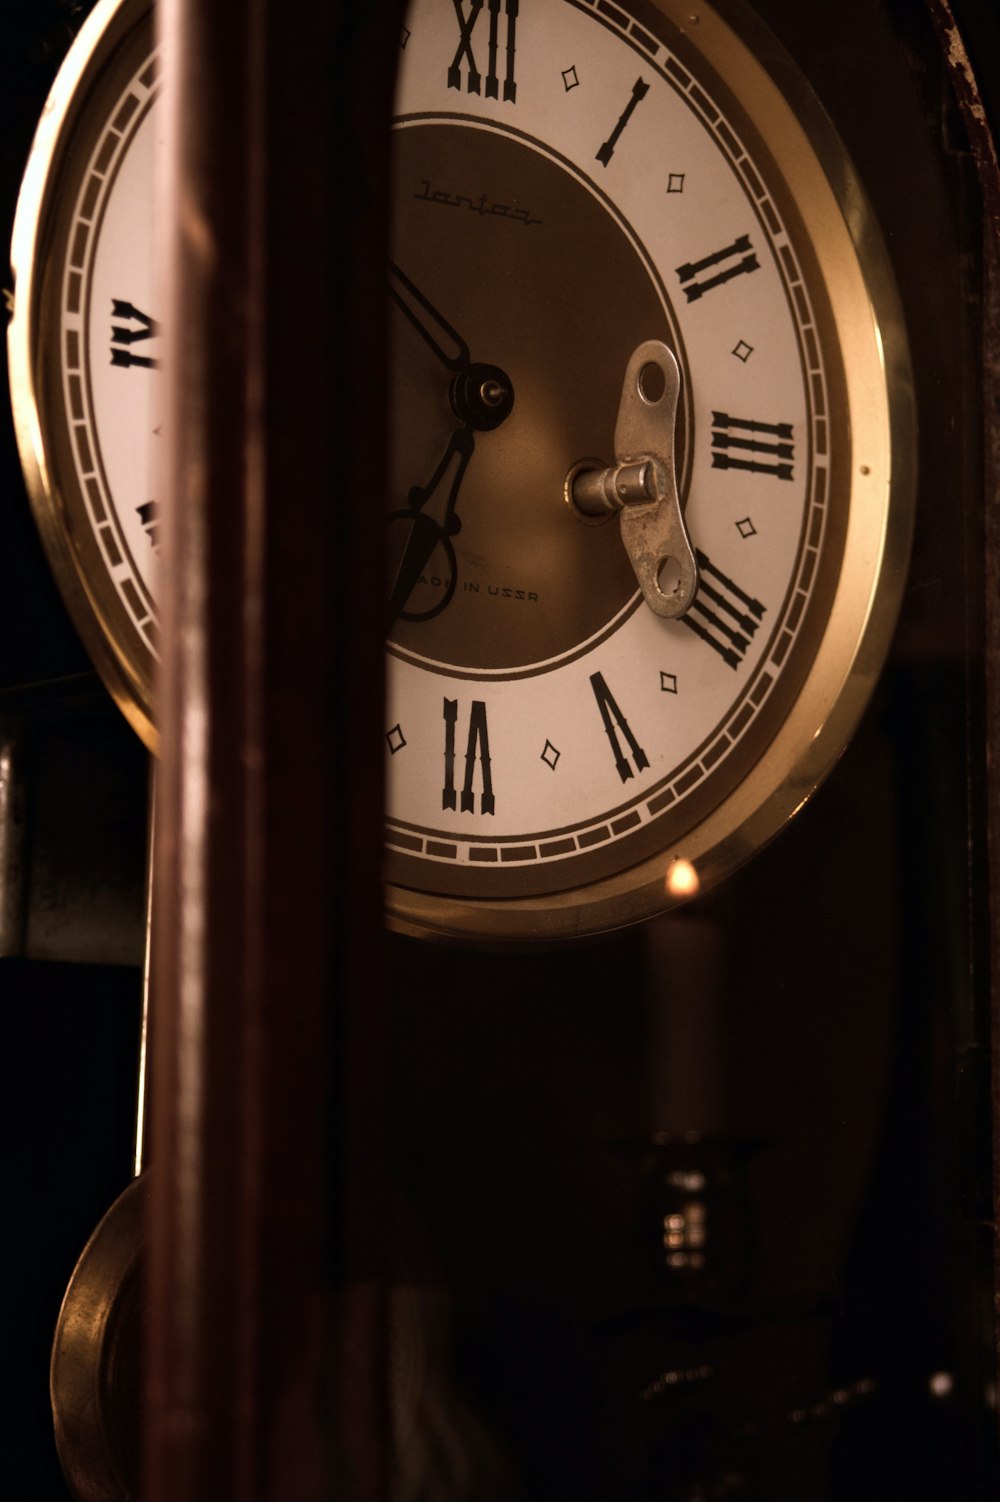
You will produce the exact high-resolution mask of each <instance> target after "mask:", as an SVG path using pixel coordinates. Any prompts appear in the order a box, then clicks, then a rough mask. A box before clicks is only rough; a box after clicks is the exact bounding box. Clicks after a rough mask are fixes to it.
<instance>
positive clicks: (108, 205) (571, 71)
mask: <svg viewBox="0 0 1000 1502" xmlns="http://www.w3.org/2000/svg"><path fill="white" fill-rule="evenodd" d="M616 15H617V13H616ZM143 17H145V18H146V19H145V22H143ZM478 17H479V11H478V10H476V9H474V10H473V12H472V18H471V19H470V18H468V17H464V18H463V21H462V25H461V27H460V28H459V34H458V41H457V43H456V40H455V36H454V32H455V14H454V11H453V9H451V10H450V9H448V8H447V7H433V6H432V7H429V8H428V9H427V10H426V11H424V10H423V9H421V7H420V6H415V7H413V8H412V9H411V11H410V12H409V14H408V18H407V24H406V34H405V38H404V40H405V46H404V47H403V48H402V52H401V64H400V73H399V89H398V95H397V110H398V114H397V118H396V122H395V127H394V130H395V135H394V160H395V166H394V183H393V189H392V192H393V208H394V214H395V221H394V222H395V227H394V232H393V245H392V251H391V255H392V261H391V272H390V277H389V291H390V295H391V297H392V299H393V304H394V308H395V310H396V314H397V317H396V324H397V327H396V328H395V329H394V340H393V349H392V355H391V367H392V370H393V389H392V400H393V410H394V412H395V414H396V416H395V419H394V421H395V424H396V427H395V431H396V442H395V446H394V460H393V473H392V480H391V486H390V495H389V497H388V548H389V558H390V574H391V577H390V583H389V614H390V622H389V636H388V642H389V655H388V693H387V700H388V702H387V717H388V718H387V729H386V737H385V740H386V756H387V789H388V794H387V821H388V822H387V855H388V866H387V876H388V910H389V914H390V919H391V920H394V921H396V922H398V923H401V924H402V925H403V926H405V927H413V928H417V929H420V930H424V929H425V930H426V931H428V932H429V933H437V934H439V935H448V934H453V935H456V934H457V935H462V936H466V937H468V936H472V937H477V936H478V937H481V938H482V937H489V938H495V939H515V940H517V939H521V940H523V939H529V938H542V939H551V938H564V937H572V936H579V935H582V934H586V933H588V932H599V931H602V930H606V929H612V928H616V927H620V926H622V925H624V924H627V923H631V922H635V921H638V920H639V919H641V918H643V917H645V916H648V915H649V914H650V913H652V912H655V911H657V910H658V909H660V908H661V907H663V906H664V905H666V904H667V903H669V902H670V901H671V900H676V894H675V892H673V891H672V890H671V883H672V884H673V887H674V888H678V890H680V888H679V885H678V884H679V883H680V884H681V886H682V884H683V880H684V879H685V878H687V879H688V880H690V879H692V878H693V880H694V881H695V882H697V883H699V884H705V885H707V884H709V883H710V882H711V881H712V880H714V879H715V878H716V877H717V876H718V875H719V874H720V873H721V872H724V871H725V870H727V869H729V868H731V867H732V866H733V865H735V864H737V863H738V862H739V861H741V860H742V859H744V858H745V856H746V855H747V853H748V852H749V851H751V850H752V849H753V848H754V847H755V846H758V845H759V844H760V843H762V842H763V841H764V840H765V839H766V838H768V837H769V836H770V834H771V833H772V832H773V831H774V829H775V828H777V827H778V826H779V825H780V824H781V823H782V822H783V821H784V820H785V819H786V818H787V817H789V815H790V814H791V813H792V812H793V811H794V810H795V808H796V807H798V806H799V805H800V804H801V803H802V801H803V800H804V798H805V797H807V796H808V794H809V792H810V791H811V789H812V788H813V786H814V785H815V784H816V782H817V781H818V780H819V778H820V777H821V776H822V775H823V774H824V772H825V771H826V769H827V768H828V766H829V765H830V764H831V763H832V761H833V760H834V759H835V758H836V756H837V754H838V753H839V751H840V749H841V748H842V746H843V743H844V741H845V740H846V738H847V736H848V735H849V733H850V730H851V728H852V727H853V725H854V723H855V722H856V720H857V717H858V715H859V713H860V710H861V708H862V706H863V704H864V701H865V699H866V697H867V695H868V693H869V692H870V689H871V685H872V682H873V680H874V676H875V674H876V672H877V668H878V664H879V661H880V658H881V656H882V655H883V654H884V651H885V647H886V644H887V641H888V637H889V633H890V630H891V627H892V623H893V620H894V617H895V612H896V608H897V605H898V600H899V595H900V591H901V588H902V583H903V579H904V575H905V566H906V557H907V550H908V545H909V535H910V525H911V511H912V502H913V459H914V444H913V428H914V415H913V410H912V395H911V383H910V377H909V374H908V365H907V360H908V356H907V352H906V342H905V336H904V333H903V328H902V320H901V316H900V312H899V309H898V305H897V298H896V294H895V291H894V288H893V283H892V277H891V273H890V271H889V267H888V264H887V262H886V258H885V253H884V249H883V247H882V245H881V243H880V236H879V231H878V227H877V223H876V221H875V218H874V216H873V215H872V214H871V212H870V211H868V210H867V209H865V208H864V206H863V197H862V195H861V193H860V191H859V189H858V186H857V184H856V183H855V182H854V180H853V178H852V176H851V173H850V168H849V165H848V163H847V160H846V157H845V155H844V152H843V150H842V148H841V147H840V146H839V144H838V143H837V141H836V139H835V137H834V136H833V134H832V131H831V130H830V128H829V127H828V125H827V124H826V122H825V121H824V120H823V117H822V113H821V111H820V109H819V107H818V106H817V105H816V104H815V103H814V102H813V101H812V99H811V97H810V94H809V91H808V88H807V86H806V84H805V82H804V81H800V80H798V79H794V81H793V83H792V84H791V85H790V86H789V84H788V79H787V78H786V80H785V83H786V93H785V94H783V93H782V92H781V91H780V90H779V89H778V87H777V86H776V85H775V84H774V82H773V81H771V79H770V78H769V77H768V74H767V72H766V69H765V66H764V62H763V61H762V54H764V56H765V57H766V51H767V47H768V45H769V44H768V43H767V42H766V39H765V37H764V34H763V33H762V32H760V31H759V30H757V31H755V30H754V26H753V23H752V22H751V23H748V24H749V35H748V36H746V37H745V38H743V39H741V37H740V35H739V33H738V32H736V31H734V30H733V29H732V27H731V26H730V25H729V24H728V23H727V22H726V21H725V20H723V19H722V18H721V17H720V16H718V15H716V13H715V12H714V11H712V10H711V9H706V10H704V11H703V12H701V13H699V15H698V17H697V22H696V23H692V22H691V21H690V19H689V17H688V14H687V11H686V9H685V8H684V7H681V8H679V9H678V10H677V11H676V13H674V12H672V11H671V10H670V8H669V7H665V8H664V9H663V10H662V12H657V11H655V10H654V11H651V12H650V15H649V17H647V18H645V19H644V20H643V19H642V18H639V19H633V18H631V17H629V16H626V15H625V14H624V13H622V14H621V19H620V21H619V20H617V19H616V16H612V15H610V14H608V13H605V12H601V11H598V10H596V9H594V8H593V7H588V6H575V5H568V4H557V5H553V6H551V7H545V6H541V5H535V6H533V7H532V8H531V9H530V10H527V9H526V10H525V11H524V13H523V14H521V13H519V12H517V11H512V12H510V14H509V15H508V13H507V11H506V10H505V11H503V13H502V17H501V14H500V13H495V12H493V11H490V12H489V14H488V16H487V18H486V19H484V20H479V19H478ZM477 27H478V29H477ZM89 35H90V38H91V48H90V51H89V55H88V51H87V49H86V48H84V47H80V48H79V49H78V51H77V52H76V54H75V57H76V59H77V61H76V71H75V72H73V71H69V70H67V71H65V72H64V73H63V75H62V76H61V83H60V90H61V93H62V95H63V97H62V98H60V97H58V96H57V97H55V98H54V99H53V101H52V106H51V110H50V112H49V114H48V115H47V117H46V121H45V123H44V126H43V131H42V133H41V135H40V136H39V139H38V141H37V144H36V149H35V155H34V158H33V164H32V168H31V171H30V172H29V175H28V178H27V180H26V184H25V189H24V192H23V193H22V199H21V207H20V211H19V218H18V222H17V224H16V226H15V243H14V252H13V257H14V263H15V265H14V269H15V274H16V275H17V277H18V297H17V300H16V303H15V317H14V321H13V324H12V330H11V351H12V377H13V392H14V397H15V411H16V414H17V422H18V434H19V444H20V448H21V453H22V459H23V462H24V465H25V470H26V475H27V478H28V484H29V490H30V492H31V494H32V496H33V497H34V501H35V506H36V512H37V514H38V516H39V521H40V524H41V530H42V534H43V537H44V538H45V540H46V544H47V547H48V549H49V552H50V555H51V556H52V558H53V563H54V565H55V568H56V572H57V575H58V576H59V577H60V578H61V579H62V581H63V586H64V592H65V595H66V598H67V601H68V603H69V605H70V608H71V610H72V611H73V613H74V616H75V618H76V620H77V622H78V624H79V628H80V630H81V633H82V634H83V636H84V639H85V640H86V641H87V642H88V643H89V644H90V647H91V651H92V653H93V655H94V657H95V660H96V662H97V663H98V665H99V667H100V668H101V671H102V673H103V675H104V677H105V679H106V681H107V682H108V683H109V685H110V687H111V689H112V692H113V694H114V695H115V697H116V698H117V699H118V701H119V703H120V704H121V705H122V707H123V709H124V710H125V712H126V714H127V715H128V716H129V717H130V719H131V720H132V722H133V723H134V724H135V726H136V727H137V729H138V730H139V731H140V733H141V734H142V735H143V736H144V738H145V739H146V740H147V742H148V743H149V744H153V741H154V735H155V732H154V729H153V713H152V692H151V685H152V674H153V666H154V662H155V658H156V634H157V612H156V602H155V583H154V579H155V563H156V550H157V501H156V499H155V496H153V495H152V493H151V491H152V489H154V488H155V481H154V480H153V479H152V478H150V476H151V473H152V470H151V465H152V464H153V460H154V456H155V452H156V446H157V443H158V442H159V440H160V437H161V436H162V429H161V427H160V425H159V423H158V419H157V414H156V389H157V385H156V383H157V375H156V368H157V365H158V342H157V333H158V324H157V319H156V316H155V298H156V294H155V290H154V285H153V276H154V271H153V265H154V256H153V239H152V236H153V229H152V223H153V216H152V191H153V187H152V185H153V180H154V154H155V141H156V134H157V124H156V118H157V110H156V97H157V90H158V74H157V67H156V63H155V60H154V58H153V54H152V52H151V46H152V39H151V36H150V34H149V26H148V12H147V11H145V10H144V8H143V7H141V6H111V7H105V8H102V9H101V8H99V10H98V11H97V12H96V13H95V15H94V17H93V18H92V20H91V22H90V31H89ZM484 48H485V49H486V51H485V53H484V52H483V49H484ZM477 49H478V51H477ZM445 54H448V55H447V57H445ZM560 54H565V58H566V59H568V61H566V62H565V63H564V66H562V67H560V68H555V67H554V61H553V59H555V58H556V57H557V56H559V55H560ZM477 55H478V56H479V58H480V61H479V62H477ZM442 57H445V62H444V63H442V62H441V59H442ZM483 58H485V59H486V61H485V62H484V61H483ZM482 67H485V68H486V72H485V73H483V72H482V71H481V68H482ZM643 70H645V71H643ZM633 73H634V75H635V76H634V77H633V76H632V74H633ZM627 75H628V76H627ZM789 76H791V75H789ZM612 79H615V83H613V82H612ZM616 86H617V89H618V94H620V96H621V97H620V99H619V98H618V96H617V95H616V94H615V87H616ZM789 95H791V97H789ZM602 111H603V112H604V114H605V115H606V116H607V126H606V129H605V128H604V127H603V126H601V125H600V120H601V112H602ZM98 122H99V123H98ZM595 129H597V134H598V136H599V137H600V139H596V140H592V139H591V136H592V134H593V132H594V130H595ZM602 132H603V133H602ZM90 133H93V139H91V138H90ZM70 141H72V148H73V149H72V152H70V151H69V149H68V142H70ZM665 143H669V144H665ZM85 148H86V149H85ZM664 151H666V153H667V157H669V160H666V159H665V160H664V168H663V170H662V171H661V170H660V168H659V166H658V165H654V164H658V163H659V160H660V155H661V153H662V152H664ZM661 179H662V180H661ZM473 180H475V181H476V182H489V183H490V184H493V185H494V186H492V187H491V188H490V189H489V191H485V190H482V191H478V192H477V193H475V194H473V191H472V188H471V186H468V184H471V183H472V181H473ZM546 201H550V203H551V207H550V208H548V209H547V211H546V212H544V213H543V211H542V207H541V205H543V204H544V203H545V202H546ZM848 209H849V210H850V214H848ZM518 237H519V238H518ZM459 271H461V274H459ZM445 284H447V288H448V290H447V292H445V291H444V290H443V288H444V286H445ZM612 289H613V292H612ZM654 381H655V382H659V383H660V386H662V391H660V390H659V388H656V389H654V387H653V385H652V384H651V383H653V382H654ZM755 398H756V399H757V400H756V401H755ZM760 398H763V399H764V407H763V408H761V406H760ZM602 487H603V488H602ZM620 497H626V499H625V500H624V502H623V501H622V500H621V499H620ZM682 895H683V892H682Z"/></svg>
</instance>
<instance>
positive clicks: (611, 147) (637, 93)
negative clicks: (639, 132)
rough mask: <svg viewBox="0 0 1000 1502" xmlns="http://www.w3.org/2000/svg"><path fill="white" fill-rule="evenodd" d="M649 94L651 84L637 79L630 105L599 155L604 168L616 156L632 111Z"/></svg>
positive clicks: (598, 158) (624, 110) (619, 118)
mask: <svg viewBox="0 0 1000 1502" xmlns="http://www.w3.org/2000/svg"><path fill="white" fill-rule="evenodd" d="M648 93H649V84H648V83H645V82H644V81H643V80H642V79H641V78H637V79H636V81H635V83H634V84H633V85H632V96H631V98H630V99H629V102H628V104H626V106H625V108H624V109H623V110H622V112H621V114H620V115H619V116H618V123H617V124H616V126H615V128H614V130H613V131H612V132H611V134H610V136H608V139H607V140H606V141H605V142H604V143H603V145H602V146H601V147H600V149H599V151H598V153H597V160H598V161H599V162H600V164H601V166H602V167H606V166H607V165H608V163H609V162H610V160H611V158H612V157H613V156H614V154H615V147H616V146H617V145H618V138H619V136H620V135H621V133H622V131H623V130H624V129H625V127H626V125H627V124H628V122H629V121H630V120H631V118H632V111H633V110H634V109H635V107H636V105H637V104H638V103H639V100H640V99H645V97H646V95H647V94H648Z"/></svg>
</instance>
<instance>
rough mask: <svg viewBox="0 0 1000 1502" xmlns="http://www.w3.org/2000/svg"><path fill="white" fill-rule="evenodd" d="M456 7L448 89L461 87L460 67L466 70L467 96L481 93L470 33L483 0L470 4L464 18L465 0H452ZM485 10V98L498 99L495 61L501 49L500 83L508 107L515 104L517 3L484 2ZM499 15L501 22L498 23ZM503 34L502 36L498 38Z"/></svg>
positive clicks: (511, 0) (498, 86)
mask: <svg viewBox="0 0 1000 1502" xmlns="http://www.w3.org/2000/svg"><path fill="white" fill-rule="evenodd" d="M452 4H453V5H454V7H455V15H456V16H457V18H458V32H459V37H458V46H457V48H456V49H455V56H454V57H453V58H452V60H451V64H450V66H449V68H448V87H449V89H460V88H461V87H462V64H463V62H464V63H465V67H466V89H467V92H468V93H470V94H480V93H482V92H483V87H482V82H483V80H482V74H481V73H480V71H479V68H478V67H477V65H476V55H475V53H474V52H473V50H472V33H473V32H474V31H475V29H476V22H477V21H478V20H479V16H480V13H481V11H482V10H483V4H484V0H471V4H470V6H469V14H468V15H466V14H465V5H464V0H452ZM486 8H487V9H488V11H489V15H490V36H489V42H488V43H487V59H488V61H487V71H486V91H485V92H486V97H487V99H498V98H499V97H500V78H499V76H498V75H497V58H498V55H499V52H500V48H501V45H502V47H503V53H504V69H505V76H504V79H503V97H504V99H505V100H506V101H507V102H508V103H510V104H515V103H516V102H517V84H516V82H515V80H514V61H515V42H516V32H517V8H518V0H486ZM501 15H502V17H503V21H502V23H501ZM501 34H502V35H501Z"/></svg>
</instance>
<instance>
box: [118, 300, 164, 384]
mask: <svg viewBox="0 0 1000 1502" xmlns="http://www.w3.org/2000/svg"><path fill="white" fill-rule="evenodd" d="M111 316H112V318H121V319H124V320H125V322H124V323H115V324H112V326H111V363H112V365H122V366H124V367H125V368H126V369H127V368H128V367H129V366H130V365H141V366H143V367H144V368H145V369H147V370H153V369H155V368H156V366H158V365H159V363H160V362H159V360H154V359H152V358H151V357H150V356H149V355H135V354H133V353H132V345H133V344H141V343H142V341H143V340H144V339H155V337H156V335H157V334H158V333H159V332H160V325H159V324H158V323H157V322H156V321H155V319H152V318H150V316H149V314H148V313H143V312H142V311H141V310H140V309H139V308H137V307H136V306H135V304H134V303H130V302H126V301H125V300H124V299H123V298H120V297H113V298H112V299H111ZM127 324H133V325H135V324H137V325H138V327H137V328H136V327H133V328H128V327H126V325H127Z"/></svg>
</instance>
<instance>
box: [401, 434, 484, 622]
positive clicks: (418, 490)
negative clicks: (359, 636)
mask: <svg viewBox="0 0 1000 1502" xmlns="http://www.w3.org/2000/svg"><path fill="white" fill-rule="evenodd" d="M475 442H476V440H475V434H474V433H473V431H472V429H471V428H470V427H468V426H467V425H464V426H462V427H460V428H456V429H455V431H454V432H453V433H452V435H451V441H450V442H449V444H448V447H447V448H446V449H445V451H444V455H443V457H442V459H441V461H440V463H439V464H438V466H437V468H436V469H435V471H434V473H433V475H432V476H431V478H430V480H429V481H428V483H427V485H426V486H423V487H421V486H419V485H414V486H413V488H412V489H411V491H410V493H409V495H408V496H407V508H408V509H407V510H405V511H402V512H399V511H397V512H396V513H394V515H393V516H391V517H390V518H389V519H390V521H394V520H407V521H409V523H410V532H409V536H408V537H407V539H406V545H405V547H404V548H403V553H402V556H401V558H400V560H399V565H398V567H397V569H396V578H395V582H394V584H393V586H392V592H391V594H390V596H389V627H390V629H391V628H392V626H393V625H394V624H395V622H396V620H397V618H398V617H399V616H400V615H402V616H403V617H404V619H417V620H427V619H429V618H430V617H431V616H433V615H438V614H440V612H441V611H442V610H444V608H445V606H446V605H447V604H448V602H449V601H450V600H451V597H452V595H453V594H454V593H455V584H456V572H457V569H456V564H455V552H454V549H453V547H452V545H451V539H452V538H453V537H454V536H455V535H456V534H457V533H458V532H459V530H460V529H461V525H462V523H461V521H460V519H459V517H458V514H457V512H456V509H455V508H456V506H457V503H458V492H459V489H460V487H461V484H462V479H463V477H464V475H465V471H466V468H467V467H468V463H469V460H470V459H471V458H472V454H473V450H474V448H475ZM456 457H457V459H458V463H457V466H456V468H455V472H454V475H453V477H452V481H451V487H450V489H449V491H448V501H447V504H446V506H445V510H444V515H443V517H442V519H441V521H438V520H437V519H436V518H435V517H433V516H428V515H427V513H426V512H425V511H424V510H423V508H424V506H425V505H426V504H427V502H428V501H429V500H430V499H431V497H432V496H433V494H434V492H435V491H436V490H437V488H438V486H439V485H440V484H441V481H442V480H443V479H444V477H445V475H446V474H447V472H448V469H449V467H450V466H451V463H452V461H453V460H454V459H455V458H456ZM442 543H443V544H444V546H445V549H446V550H447V552H448V555H449V558H450V562H451V574H450V578H449V580H448V583H447V586H446V588H445V592H444V594H443V595H442V597H441V599H440V600H438V601H437V603H436V604H435V605H434V606H433V607H432V608H431V609H430V610H426V611H420V612H419V614H418V615H415V616H411V615H410V614H409V613H408V612H407V610H406V602H407V600H408V599H409V598H410V595H411V594H412V593H413V589H414V586H415V585H416V583H417V581H418V580H419V578H420V576H421V574H422V573H423V572H424V569H425V568H426V567H427V563H428V560H429V559H430V557H431V554H432V553H433V552H434V549H435V548H436V547H438V546H439V545H440V544H442Z"/></svg>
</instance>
